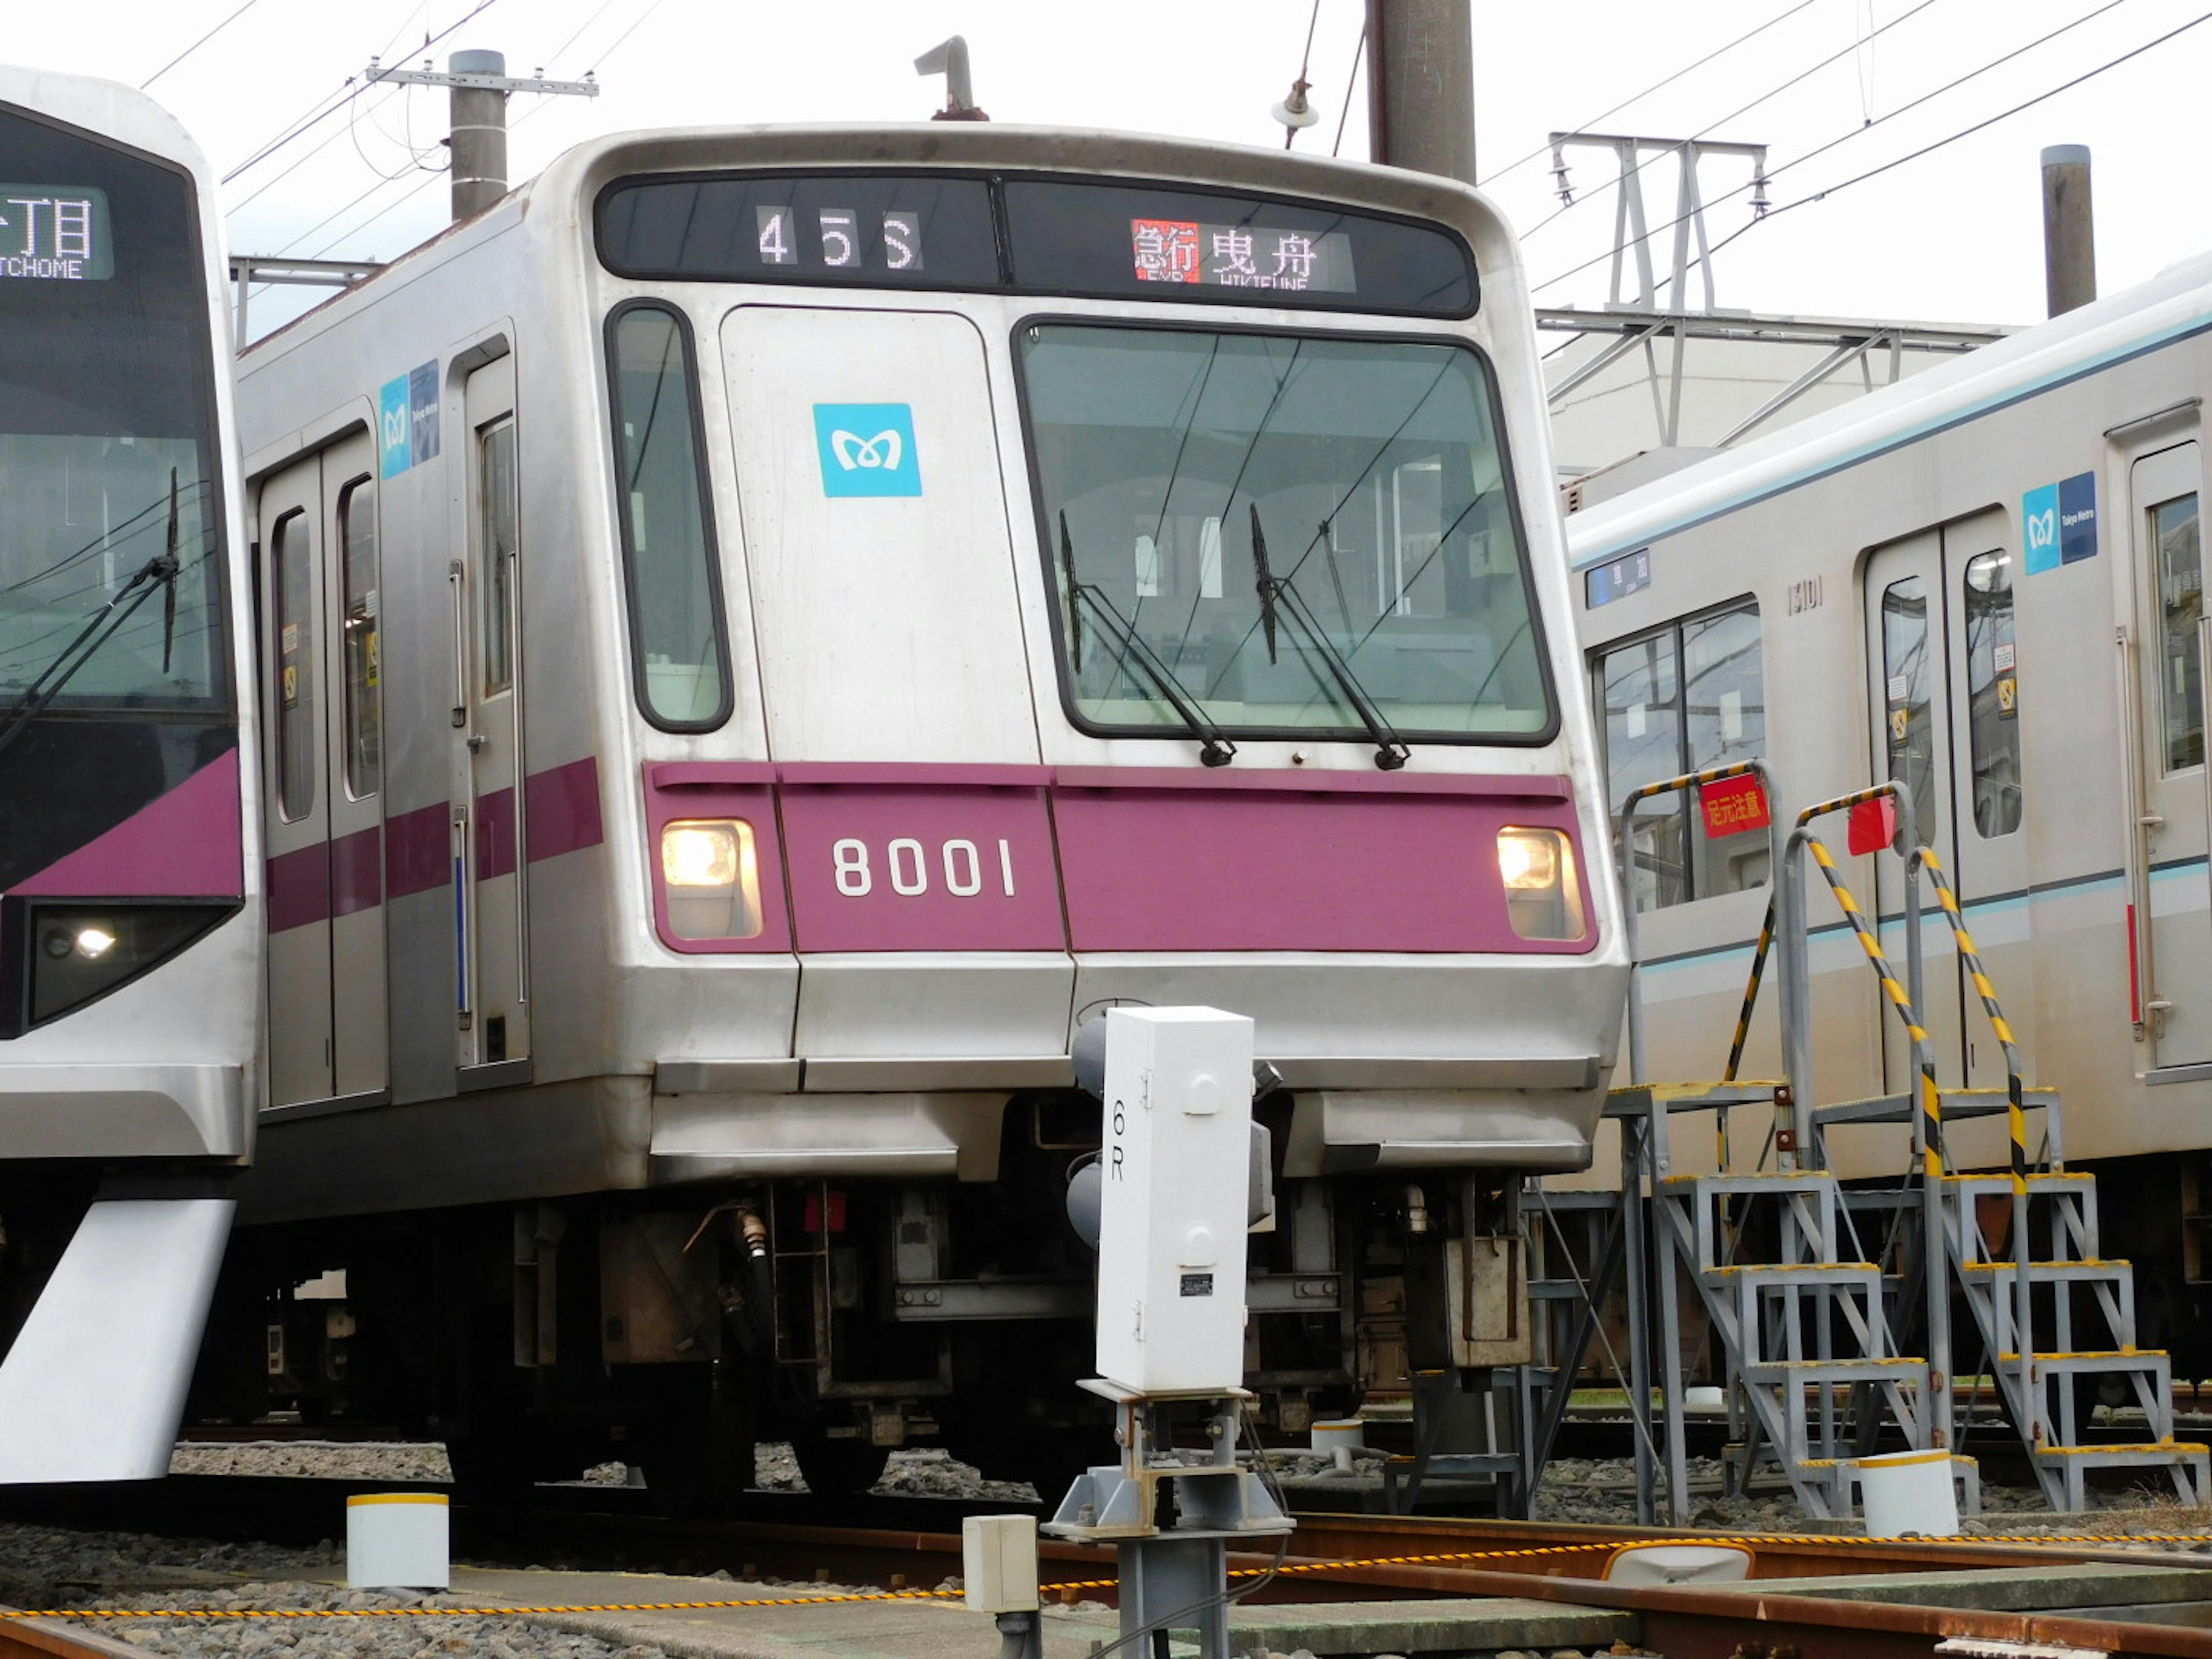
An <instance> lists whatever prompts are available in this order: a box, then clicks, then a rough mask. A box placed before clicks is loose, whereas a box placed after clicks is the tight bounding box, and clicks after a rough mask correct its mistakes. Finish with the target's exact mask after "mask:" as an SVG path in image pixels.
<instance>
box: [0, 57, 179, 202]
mask: <svg viewBox="0 0 2212 1659" xmlns="http://www.w3.org/2000/svg"><path fill="white" fill-rule="evenodd" d="M0 104H13V105H15V106H16V107H17V108H18V109H27V110H33V111H36V112H39V113H40V114H43V115H46V116H50V117H52V118H53V119H55V120H58V121H66V122H68V123H69V124H70V125H72V126H76V127H82V128H83V129H84V130H85V131H88V132H95V133H99V134H101V135H102V136H104V137H109V138H113V139H115V140H117V141H118V142H120V143H125V144H129V145H131V146H132V147H133V148H135V149H142V150H144V151H146V152H148V153H149V155H160V156H163V157H166V158H167V159H168V160H170V161H175V162H178V163H179V164H180V165H182V166H184V167H187V168H189V169H190V170H191V173H192V174H193V176H194V177H195V178H197V179H202V180H204V179H205V178H206V176H207V163H206V161H205V158H204V157H203V156H202V155H201V154H200V148H199V145H198V144H197V143H194V142H193V140H192V137H191V134H189V133H187V132H186V131H185V129H184V125H183V124H182V123H181V122H179V120H178V119H177V118H176V117H175V116H173V115H172V114H170V113H169V112H168V111H167V110H166V109H164V108H162V106H161V105H160V104H158V103H156V102H155V100H153V99H151V98H149V97H148V96H147V95H146V94H144V93H143V92H141V91H139V90H138V89H137V88H136V87H126V86H125V85H124V84H123V83H122V82H120V81H104V80H101V79H99V78H98V77H96V76H88V75H61V74H58V73H56V72H55V71H53V70H41V69H31V68H28V67H27V66H25V65H23V64H0Z"/></svg>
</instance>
